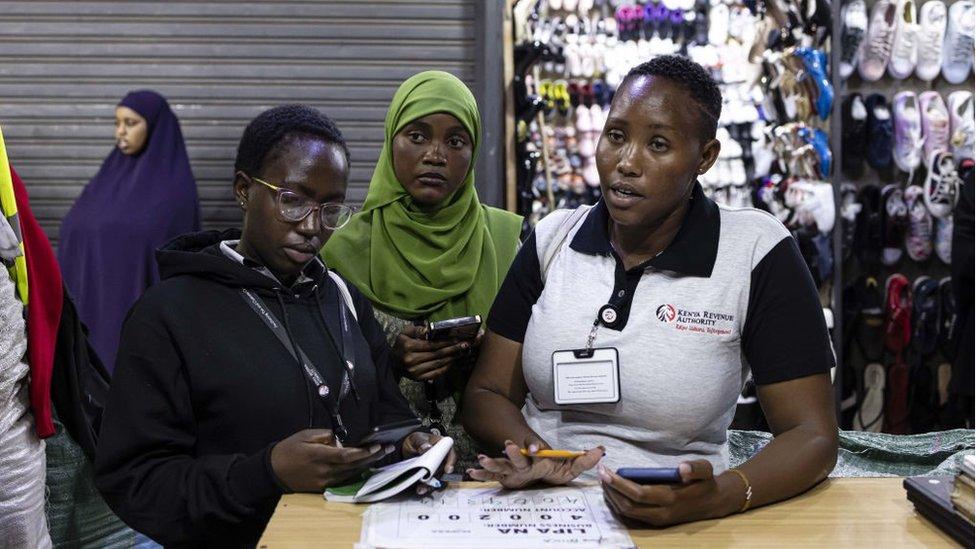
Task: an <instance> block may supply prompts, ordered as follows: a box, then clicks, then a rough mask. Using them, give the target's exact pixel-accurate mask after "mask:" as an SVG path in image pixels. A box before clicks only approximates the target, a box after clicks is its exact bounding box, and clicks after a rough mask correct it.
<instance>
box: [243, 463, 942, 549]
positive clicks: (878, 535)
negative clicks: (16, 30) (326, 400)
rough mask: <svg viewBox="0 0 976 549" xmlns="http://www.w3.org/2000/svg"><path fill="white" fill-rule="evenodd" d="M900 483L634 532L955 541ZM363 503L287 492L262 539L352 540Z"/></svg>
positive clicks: (641, 542) (786, 539) (765, 539)
mask: <svg viewBox="0 0 976 549" xmlns="http://www.w3.org/2000/svg"><path fill="white" fill-rule="evenodd" d="M901 483H902V479H901V478H856V479H832V480H828V481H826V482H824V483H822V484H820V485H819V486H817V487H816V488H814V489H813V490H810V491H809V492H807V493H805V494H803V495H801V496H798V497H796V498H794V499H792V500H790V501H787V502H783V503H779V504H776V505H770V506H767V507H762V508H759V509H755V510H752V511H749V512H747V513H745V514H742V515H734V516H731V517H727V518H724V519H719V520H708V521H702V522H695V523H691V524H682V525H679V526H674V527H671V528H666V529H661V530H653V529H647V530H631V531H630V535H631V537H632V538H633V539H634V542H635V543H637V545H638V546H639V547H652V546H653V547H660V546H678V545H681V546H688V545H702V546H705V545H708V546H711V547H715V546H737V547H756V546H764V547H796V546H800V545H803V546H817V547H842V546H844V547H868V546H871V547H881V548H883V549H890V548H892V547H952V546H955V543H954V542H953V541H952V539H951V538H949V537H948V536H946V535H945V534H943V533H942V532H941V531H940V530H939V529H938V528H936V527H935V526H934V525H933V524H932V523H930V522H928V521H927V520H925V519H924V518H922V517H921V516H919V515H918V514H917V513H916V512H915V507H914V506H913V505H912V504H911V502H909V501H908V500H907V499H906V498H905V489H904V488H902V485H901ZM461 485H462V486H475V485H480V486H484V484H481V483H462V484H461ZM365 509H366V506H365V505H353V504H348V503H346V504H343V503H328V502H326V501H325V500H324V499H323V498H322V496H320V495H316V494H294V495H287V496H284V497H283V498H281V502H280V503H279V504H278V508H277V510H275V514H274V516H273V517H272V518H271V522H270V523H269V524H268V528H267V529H266V530H265V532H264V536H263V537H262V538H261V541H260V542H259V543H258V547H259V548H262V549H263V548H267V549H277V548H281V547H289V548H290V547H351V546H352V545H353V544H354V543H355V542H357V541H359V530H360V525H361V522H362V520H361V516H362V513H363V511H364V510H365Z"/></svg>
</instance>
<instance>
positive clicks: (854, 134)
mask: <svg viewBox="0 0 976 549" xmlns="http://www.w3.org/2000/svg"><path fill="white" fill-rule="evenodd" d="M841 113H842V114H841V116H842V117H843V124H841V130H842V133H841V148H842V149H843V152H844V154H843V155H841V158H842V159H843V167H844V171H845V172H847V173H848V174H850V175H851V176H853V177H860V176H861V175H862V174H863V173H864V152H865V149H866V147H865V144H866V143H867V140H868V133H867V122H868V110H867V108H865V106H864V101H863V100H862V99H861V94H859V93H852V94H850V95H848V96H847V98H846V99H845V100H844V104H843V107H842V108H841Z"/></svg>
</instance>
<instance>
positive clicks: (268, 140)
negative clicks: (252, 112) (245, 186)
mask: <svg viewBox="0 0 976 549" xmlns="http://www.w3.org/2000/svg"><path fill="white" fill-rule="evenodd" d="M298 136H310V137H313V138H318V139H321V140H322V141H325V142H326V143H329V144H332V145H337V146H339V147H340V148H341V149H342V152H343V153H344V154H345V155H346V162H348V161H349V147H348V146H346V140H345V138H344V137H342V132H341V131H339V128H338V127H337V126H336V124H335V122H334V121H333V120H332V119H331V118H329V117H328V116H326V115H324V114H322V113H321V112H319V110H318V109H315V108H312V107H309V106H308V105H282V106H280V107H274V108H272V109H268V110H266V111H264V112H262V113H261V114H259V115H257V117H255V118H254V120H251V123H250V124H248V125H247V127H246V128H244V135H242V136H241V142H240V144H239V145H238V146H237V159H236V160H234V170H235V171H242V172H244V173H246V174H248V175H255V174H258V173H261V171H262V170H263V169H264V166H265V165H266V164H268V163H269V162H271V161H272V160H274V159H275V158H276V156H277V155H278V154H280V153H281V149H282V145H284V144H285V143H286V142H287V141H288V140H289V139H292V138H294V137H298Z"/></svg>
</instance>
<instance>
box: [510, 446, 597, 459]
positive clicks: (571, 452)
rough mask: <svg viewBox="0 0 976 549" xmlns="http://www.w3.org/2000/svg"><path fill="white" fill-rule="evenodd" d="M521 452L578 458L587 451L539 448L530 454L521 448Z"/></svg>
mask: <svg viewBox="0 0 976 549" xmlns="http://www.w3.org/2000/svg"><path fill="white" fill-rule="evenodd" d="M519 452H521V454H522V455H523V456H529V457H538V458H577V457H580V456H582V455H583V454H585V453H586V452H582V451H579V450H539V451H538V452H536V453H535V454H530V453H529V451H528V450H527V449H525V448H520V449H519Z"/></svg>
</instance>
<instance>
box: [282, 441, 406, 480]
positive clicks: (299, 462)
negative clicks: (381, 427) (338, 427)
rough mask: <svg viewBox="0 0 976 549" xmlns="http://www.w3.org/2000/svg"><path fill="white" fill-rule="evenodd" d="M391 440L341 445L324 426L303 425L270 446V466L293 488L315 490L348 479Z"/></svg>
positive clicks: (389, 446)
mask: <svg viewBox="0 0 976 549" xmlns="http://www.w3.org/2000/svg"><path fill="white" fill-rule="evenodd" d="M395 449H396V448H395V446H394V445H393V444H380V443H374V444H370V445H366V446H361V447H342V446H340V445H339V444H338V442H337V441H336V438H335V436H334V435H333V433H332V431H330V430H328V429H306V430H303V431H299V432H297V433H295V434H294V435H292V436H290V437H288V438H286V439H284V440H282V441H280V442H278V443H277V444H275V445H274V447H273V448H272V449H271V468H272V470H273V471H274V474H275V476H276V477H278V480H280V481H281V482H282V484H284V485H285V486H286V487H288V489H290V490H292V491H294V492H318V491H321V490H322V489H323V488H325V487H327V486H334V485H337V484H341V483H342V482H344V481H347V480H349V479H350V478H351V477H354V476H355V475H357V474H359V473H360V472H362V471H364V470H365V469H366V468H367V467H369V466H370V465H372V464H373V463H375V462H377V461H379V460H381V459H383V458H384V457H386V456H387V455H389V454H391V453H392V452H393V451H394V450H395Z"/></svg>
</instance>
